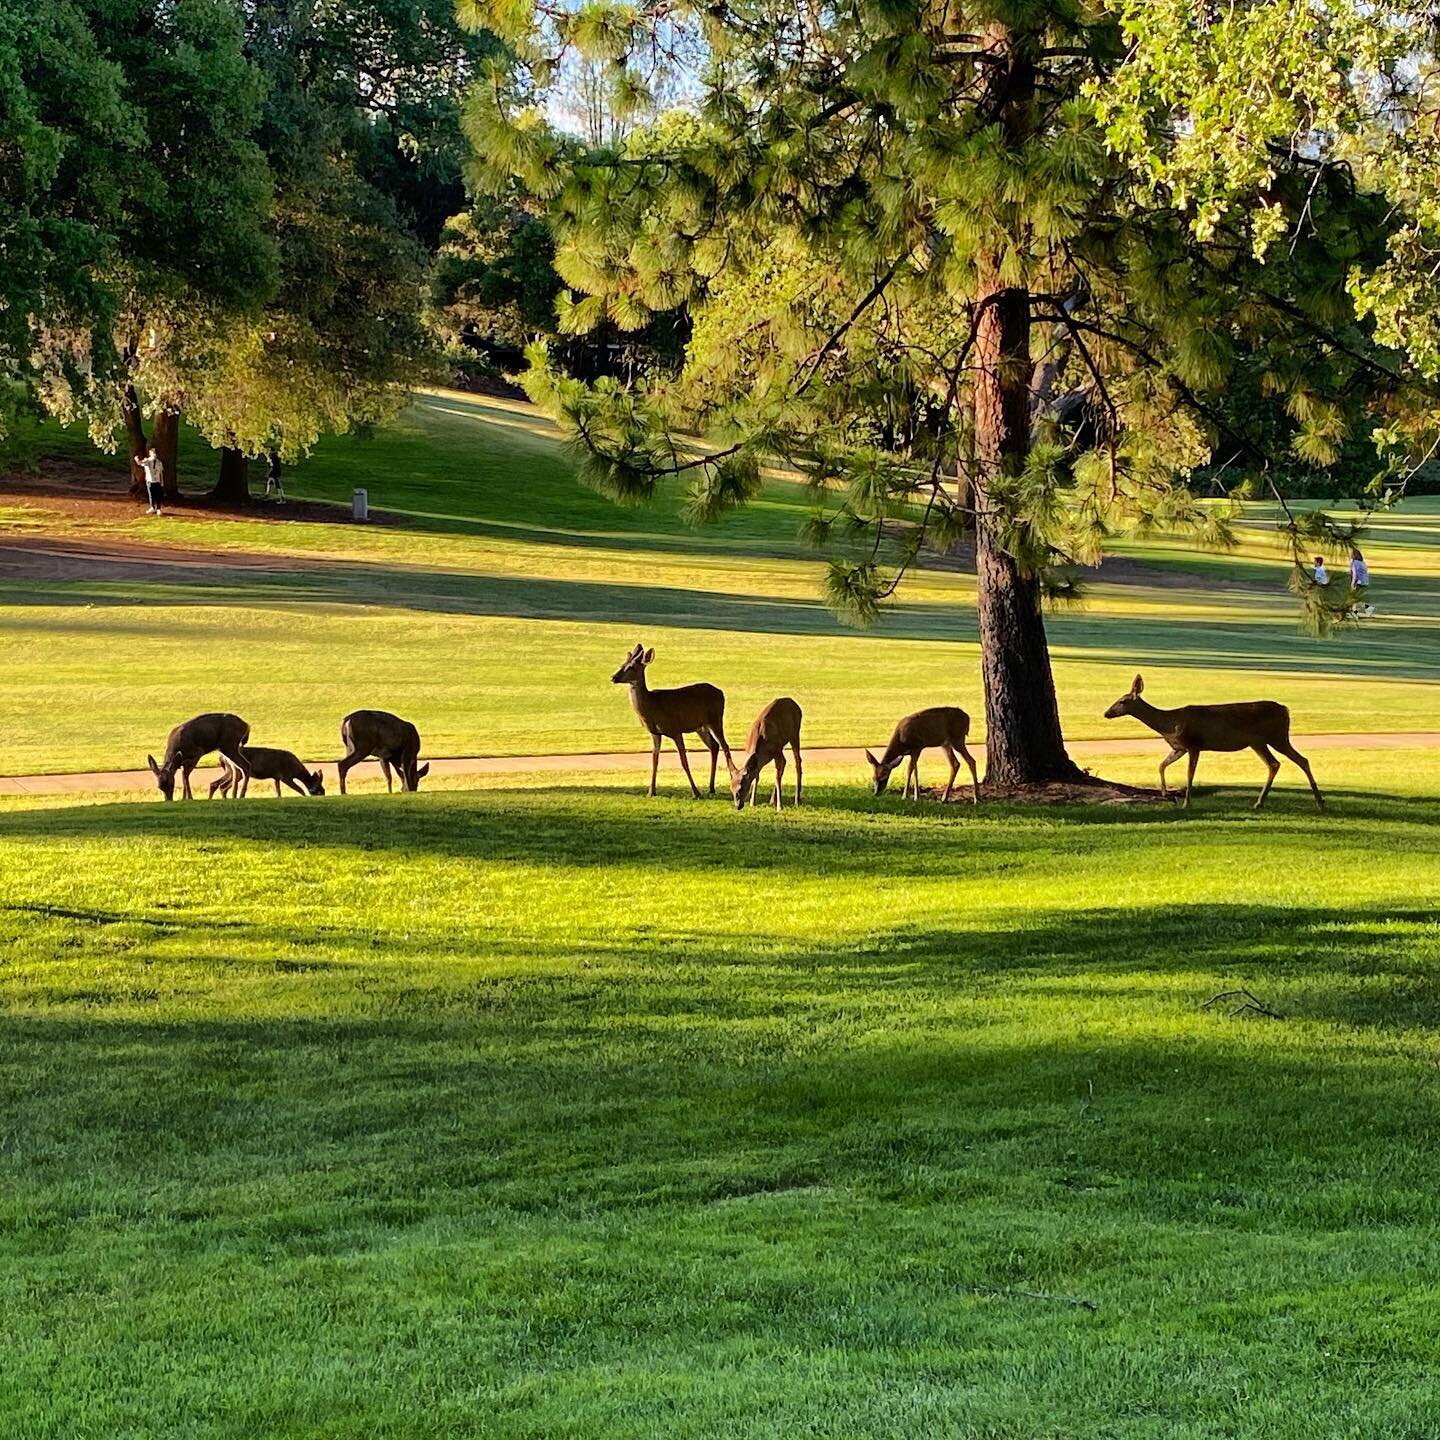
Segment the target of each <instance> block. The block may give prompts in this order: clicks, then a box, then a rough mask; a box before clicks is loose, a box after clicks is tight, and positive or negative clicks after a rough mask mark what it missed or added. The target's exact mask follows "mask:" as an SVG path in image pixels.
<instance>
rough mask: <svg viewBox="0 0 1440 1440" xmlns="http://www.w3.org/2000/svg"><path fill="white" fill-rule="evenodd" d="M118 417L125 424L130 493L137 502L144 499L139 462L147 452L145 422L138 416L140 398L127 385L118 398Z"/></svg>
mask: <svg viewBox="0 0 1440 1440" xmlns="http://www.w3.org/2000/svg"><path fill="white" fill-rule="evenodd" d="M120 415H121V418H122V419H123V420H124V422H125V439H126V441H127V443H128V444H129V447H130V493H131V494H132V495H133V496H135V498H136V499H137V500H143V499H144V498H145V472H144V471H143V470H142V469H141V468H140V461H141V459H142V458H143V457H144V456H145V454H146V453H147V452H148V451H149V449H150V446H149V443H148V442H147V441H146V439H145V420H144V417H143V416H142V415H141V414H140V397H139V396H138V395H137V394H136V393H135V387H134V386H133V385H127V386H126V387H125V389H124V392H123V393H122V394H121V396H120Z"/></svg>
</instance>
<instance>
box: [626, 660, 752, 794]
mask: <svg viewBox="0 0 1440 1440" xmlns="http://www.w3.org/2000/svg"><path fill="white" fill-rule="evenodd" d="M654 658H655V651H654V650H653V649H650V650H646V649H645V647H644V646H643V645H637V646H636V647H635V648H634V649H633V650H632V651H631V652H630V653H629V654H628V655H627V656H626V657H625V663H624V664H623V665H622V666H621V667H620V668H619V669H618V670H617V671H616V672H615V673H614V674H613V675H612V676H611V677H610V679H611V681H612V682H613V683H614V684H616V685H628V686H629V687H630V703H631V704H632V705H634V707H635V713H636V714H637V715H638V716H639V717H640V723H641V724H642V725H643V726H644V727H645V728H646V729H647V730H648V731H649V732H650V739H651V742H652V743H651V751H650V792H649V793H650V794H651V795H652V796H653V795H654V794H655V777H656V775H657V774H658V772H659V770H660V741H661V740H662V739H669V740H673V741H674V742H675V750H676V752H677V753H678V754H679V756H680V768H681V769H682V770H684V772H685V778H686V779H687V780H688V781H689V782H690V789H691V790H692V791H693V792H694V795H695V798H696V799H697V800H698V799H699V798H700V787H699V786H698V785H696V783H695V777H694V776H693V775H692V774H691V773H690V758H689V756H688V755H686V753H685V736H686V734H687V732H688V733H692V734H695V735H698V736H699V737H700V739H701V741H702V742H703V743H704V744H705V746H706V748H707V749H708V750H709V751H710V793H711V794H712V795H713V794H714V793H715V770H716V767H717V766H718V765H719V763H720V752H721V751H722V750H723V751H724V752H725V763H726V765H728V766H729V767H730V768H731V769H733V768H734V765H735V762H734V760H733V759H732V758H731V756H730V745H729V742H728V741H727V740H726V739H725V692H724V691H723V690H720V689H719V688H717V687H716V686H714V685H706V684H704V683H703V682H702V683H700V684H698V685H681V686H680V687H679V688H678V689H675V690H651V689H650V688H649V686H648V685H646V683H645V667H646V666H647V665H648V664H649V663H650V662H651V661H652V660H653V659H654Z"/></svg>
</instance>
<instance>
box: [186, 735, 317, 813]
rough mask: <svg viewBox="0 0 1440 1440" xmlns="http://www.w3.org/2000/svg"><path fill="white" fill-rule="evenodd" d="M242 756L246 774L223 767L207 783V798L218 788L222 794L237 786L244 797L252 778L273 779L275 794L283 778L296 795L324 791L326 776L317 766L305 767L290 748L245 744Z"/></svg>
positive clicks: (278, 790) (278, 792) (213, 794)
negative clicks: (247, 770)
mask: <svg viewBox="0 0 1440 1440" xmlns="http://www.w3.org/2000/svg"><path fill="white" fill-rule="evenodd" d="M240 753H241V754H242V755H244V757H245V763H246V764H247V765H248V766H249V767H250V773H249V774H248V775H243V776H242V775H240V774H239V773H237V772H236V771H234V770H232V769H230V767H229V766H228V765H226V766H225V767H224V769H223V770H222V772H221V775H220V778H219V779H218V780H216V781H214V782H213V783H212V784H211V786H210V798H211V799H212V800H213V799H214V798H215V792H216V791H217V790H218V791H219V792H220V793H221V795H229V793H230V791H231V790H232V789H233V788H234V787H236V786H237V785H238V786H239V790H240V798H241V799H242V800H243V799H244V798H245V796H246V795H248V794H249V793H250V782H251V781H252V780H273V781H274V782H275V794H276V795H277V796H278V795H279V794H280V782H281V781H282V780H283V781H284V782H285V783H286V784H287V785H288V786H289V787H290V788H291V789H292V790H293V791H294V792H295V793H296V794H297V795H323V794H324V793H325V779H324V777H323V776H322V775H321V774H320V772H319V771H318V770H307V769H306V768H305V766H304V765H303V764H302V763H301V761H300V758H299V756H297V755H293V754H291V752H290V751H289V750H272V749H270V748H269V747H268V746H264V745H246V746H244V747H242V749H241V752H240Z"/></svg>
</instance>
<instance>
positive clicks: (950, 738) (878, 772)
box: [865, 705, 980, 805]
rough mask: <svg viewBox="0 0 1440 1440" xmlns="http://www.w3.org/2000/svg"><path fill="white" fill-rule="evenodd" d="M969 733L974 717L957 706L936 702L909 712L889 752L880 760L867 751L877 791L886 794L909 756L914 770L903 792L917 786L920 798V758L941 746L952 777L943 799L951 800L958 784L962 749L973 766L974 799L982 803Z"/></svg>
mask: <svg viewBox="0 0 1440 1440" xmlns="http://www.w3.org/2000/svg"><path fill="white" fill-rule="evenodd" d="M969 733H970V717H969V716H968V715H967V714H966V713H965V712H964V711H963V710H961V709H960V708H959V707H958V706H955V705H936V706H933V707H932V708H931V709H929V710H917V711H916V712H915V714H913V715H907V716H906V717H905V718H904V719H903V720H902V721H901V722H900V723H899V724H898V725H897V726H896V727H895V733H894V734H893V735H892V736H891V737H890V743H889V744H888V745H887V746H886V747H885V753H884V755H882V756H881V757H880V759H878V760H877V759H876V758H875V757H874V756H873V755H872V754H871V753H870V752H869V751H868V750H867V751H866V752H865V758H866V759H867V760H868V761H869V762H870V769H871V770H872V771H873V772H874V774H875V793H876V794H877V795H883V794H884V793H885V787H886V786H887V785H889V783H890V776H891V775H892V774H893V773H894V771H895V769H896V767H897V766H898V765H899V764H900V762H901V761H902V760H905V759H907V758H908V759H909V761H910V769H909V770H908V771H907V772H906V775H905V789H904V791H903V792H902V793H903V794H904V795H906V796H908V795H909V794H910V789H911V786H912V785H913V786H914V789H915V798H916V799H917V800H918V799H919V798H920V776H919V773H918V772H917V770H916V766H917V765H918V764H919V761H920V752H921V751H922V750H930V749H933V748H934V747H936V746H939V748H940V749H942V750H943V751H944V752H945V758H946V759H947V760H948V761H949V762H950V778H949V779H948V780H947V781H946V782H945V793H944V794H943V795H942V796H941V797H940V798H941V800H942V801H943V800H948V799H949V798H950V792H951V790H952V789H954V787H955V776H956V775H957V774H959V771H960V762H959V761H958V760H957V759H956V758H955V752H956V751H957V750H958V751H959V752H960V754H961V755H963V756H964V757H965V763H966V764H967V765H968V766H969V767H970V798H971V800H972V801H973V802H974V803H975V804H976V805H978V804H979V803H980V777H979V775H978V773H977V772H976V769H975V757H974V756H973V755H972V754H971V753H970V752H969V750H967V749H966V748H965V737H966V736H967V735H969Z"/></svg>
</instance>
